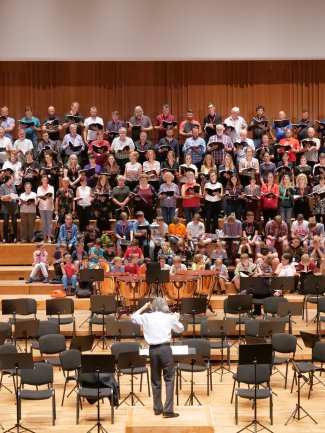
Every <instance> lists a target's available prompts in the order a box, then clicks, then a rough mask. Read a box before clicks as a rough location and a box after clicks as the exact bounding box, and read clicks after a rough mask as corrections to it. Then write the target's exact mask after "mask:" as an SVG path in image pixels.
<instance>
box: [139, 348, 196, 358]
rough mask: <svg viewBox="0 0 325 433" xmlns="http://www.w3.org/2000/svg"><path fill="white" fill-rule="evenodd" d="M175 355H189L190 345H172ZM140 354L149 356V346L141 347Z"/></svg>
mask: <svg viewBox="0 0 325 433" xmlns="http://www.w3.org/2000/svg"><path fill="white" fill-rule="evenodd" d="M170 347H171V348H172V352H173V355H188V346H170ZM139 354H140V355H142V356H149V348H146V349H139Z"/></svg>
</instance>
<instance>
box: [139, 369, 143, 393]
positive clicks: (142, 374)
mask: <svg viewBox="0 0 325 433" xmlns="http://www.w3.org/2000/svg"><path fill="white" fill-rule="evenodd" d="M142 377H143V374H142V373H141V377H140V392H142Z"/></svg>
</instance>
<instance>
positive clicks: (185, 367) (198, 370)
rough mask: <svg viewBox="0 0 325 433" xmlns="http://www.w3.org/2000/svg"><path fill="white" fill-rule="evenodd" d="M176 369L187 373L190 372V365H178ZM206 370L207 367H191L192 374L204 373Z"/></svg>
mask: <svg viewBox="0 0 325 433" xmlns="http://www.w3.org/2000/svg"><path fill="white" fill-rule="evenodd" d="M178 368H179V369H180V370H181V371H189V372H191V371H192V365H190V364H182V363H180V364H179V366H178ZM206 370H207V367H203V366H201V365H193V371H194V373H201V372H202V371H206Z"/></svg>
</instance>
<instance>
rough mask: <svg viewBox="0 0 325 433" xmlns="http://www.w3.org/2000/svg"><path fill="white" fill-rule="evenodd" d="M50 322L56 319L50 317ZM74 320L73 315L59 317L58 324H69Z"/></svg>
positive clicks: (56, 320)
mask: <svg viewBox="0 0 325 433" xmlns="http://www.w3.org/2000/svg"><path fill="white" fill-rule="evenodd" d="M49 320H50V321H51V322H56V323H57V322H58V319H56V318H54V317H51V318H49ZM73 322H74V317H60V325H69V324H70V323H73Z"/></svg>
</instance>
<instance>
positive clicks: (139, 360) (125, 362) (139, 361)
mask: <svg viewBox="0 0 325 433" xmlns="http://www.w3.org/2000/svg"><path fill="white" fill-rule="evenodd" d="M146 360H147V357H146V356H142V355H140V354H139V352H123V353H121V354H120V355H119V357H118V361H117V363H118V368H119V370H123V369H130V370H131V373H130V374H131V391H130V392H129V393H128V395H127V396H126V397H125V398H124V399H123V400H122V401H121V403H120V404H119V405H118V407H120V406H121V405H122V404H123V403H126V404H127V405H128V406H129V403H128V402H127V400H128V399H129V398H131V406H135V405H136V402H137V401H138V402H139V403H141V404H142V406H144V404H143V403H142V401H141V400H140V399H139V397H138V396H137V395H136V393H135V392H134V374H133V372H134V370H135V369H136V368H142V367H145V366H146Z"/></svg>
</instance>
